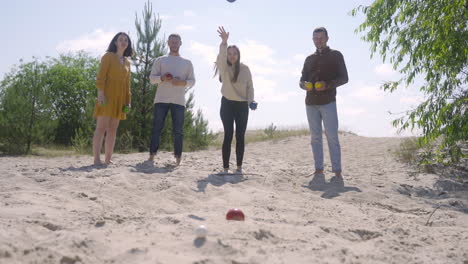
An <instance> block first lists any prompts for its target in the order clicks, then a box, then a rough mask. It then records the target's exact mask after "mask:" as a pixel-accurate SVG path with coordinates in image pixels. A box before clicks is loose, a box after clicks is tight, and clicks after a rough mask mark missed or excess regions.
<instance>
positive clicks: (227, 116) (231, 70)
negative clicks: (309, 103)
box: [215, 27, 257, 173]
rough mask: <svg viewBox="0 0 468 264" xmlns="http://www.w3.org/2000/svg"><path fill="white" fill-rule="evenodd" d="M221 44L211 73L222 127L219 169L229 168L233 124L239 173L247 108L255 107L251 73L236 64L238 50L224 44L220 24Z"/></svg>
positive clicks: (226, 33)
mask: <svg viewBox="0 0 468 264" xmlns="http://www.w3.org/2000/svg"><path fill="white" fill-rule="evenodd" d="M218 33H219V36H220V37H221V40H222V41H221V44H220V46H219V54H218V58H217V59H216V71H215V75H216V74H219V79H220V81H221V83H222V86H221V94H222V99H221V110H220V115H221V120H222V122H223V127H224V141H223V150H222V153H223V168H224V171H225V172H228V171H229V158H230V156H231V143H232V137H233V133H234V123H235V124H236V158H237V171H236V172H237V173H241V172H242V161H243V159H244V145H245V143H244V140H245V131H246V129H247V121H248V119H249V107H250V109H252V110H255V109H256V108H257V103H256V102H255V101H254V88H253V83H252V74H251V73H250V70H249V67H247V65H245V64H243V63H240V51H239V48H237V47H236V46H234V45H231V46H228V44H227V40H228V38H229V32H226V31H225V30H224V28H223V27H219V28H218Z"/></svg>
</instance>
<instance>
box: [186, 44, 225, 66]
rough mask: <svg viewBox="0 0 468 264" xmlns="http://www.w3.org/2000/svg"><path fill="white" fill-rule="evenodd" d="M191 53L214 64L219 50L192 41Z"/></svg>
mask: <svg viewBox="0 0 468 264" xmlns="http://www.w3.org/2000/svg"><path fill="white" fill-rule="evenodd" d="M189 49H190V51H191V52H192V53H193V54H195V55H198V56H201V57H203V58H204V59H205V61H206V62H208V63H210V64H213V63H214V62H215V61H216V56H217V55H218V49H217V48H215V47H214V46H210V45H206V44H203V43H200V42H196V41H192V42H191V43H190V47H189Z"/></svg>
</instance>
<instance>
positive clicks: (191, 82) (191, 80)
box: [185, 61, 195, 88]
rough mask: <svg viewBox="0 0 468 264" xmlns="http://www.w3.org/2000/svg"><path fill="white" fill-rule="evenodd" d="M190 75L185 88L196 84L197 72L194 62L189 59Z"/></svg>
mask: <svg viewBox="0 0 468 264" xmlns="http://www.w3.org/2000/svg"><path fill="white" fill-rule="evenodd" d="M188 71H189V75H188V76H187V80H185V81H186V82H187V84H186V85H185V88H190V87H192V86H194V85H195V73H194V71H193V64H192V62H191V61H189V69H188Z"/></svg>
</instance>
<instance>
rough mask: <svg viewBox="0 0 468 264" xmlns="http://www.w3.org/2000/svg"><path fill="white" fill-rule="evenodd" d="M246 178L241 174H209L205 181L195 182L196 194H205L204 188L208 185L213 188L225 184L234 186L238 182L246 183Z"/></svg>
mask: <svg viewBox="0 0 468 264" xmlns="http://www.w3.org/2000/svg"><path fill="white" fill-rule="evenodd" d="M246 180H247V178H246V177H244V174H242V173H215V174H210V175H208V177H206V178H205V179H201V180H198V181H197V192H205V189H206V186H208V184H211V185H214V186H218V187H219V186H222V185H224V184H226V183H231V184H236V183H239V182H243V181H246Z"/></svg>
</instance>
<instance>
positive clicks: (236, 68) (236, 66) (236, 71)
mask: <svg viewBox="0 0 468 264" xmlns="http://www.w3.org/2000/svg"><path fill="white" fill-rule="evenodd" d="M230 48H233V49H235V50H236V51H237V55H238V56H237V61H236V62H235V63H234V76H232V79H231V82H233V83H234V82H237V78H238V77H239V72H240V56H241V55H240V50H239V48H238V47H237V46H236V45H230V46H228V47H227V49H228V50H229V49H230ZM227 64H228V65H229V66H232V64H231V63H230V62H229V60H227ZM216 74H218V67H217V66H216V64H215V76H216ZM219 81H220V82H223V80H221V75H220V76H219Z"/></svg>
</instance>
